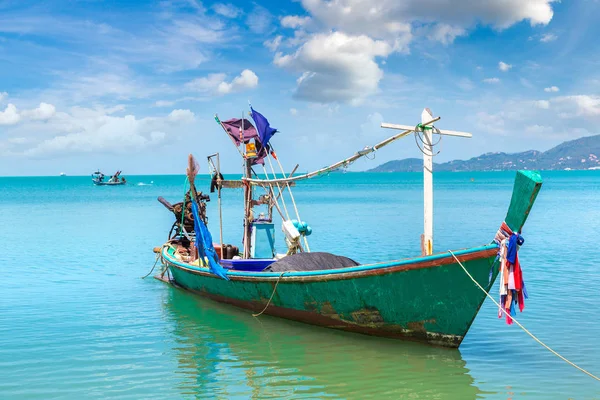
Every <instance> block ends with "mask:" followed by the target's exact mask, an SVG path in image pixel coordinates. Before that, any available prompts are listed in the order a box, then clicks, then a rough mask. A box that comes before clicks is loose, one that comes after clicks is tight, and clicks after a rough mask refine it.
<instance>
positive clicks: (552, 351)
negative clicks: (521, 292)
mask: <svg viewBox="0 0 600 400" xmlns="http://www.w3.org/2000/svg"><path fill="white" fill-rule="evenodd" d="M448 253H450V254H452V257H454V259H455V260H456V262H457V263H458V265H460V266H461V268H462V269H463V271H465V273H466V274H467V275H468V276H469V278H471V280H472V281H473V282H475V284H476V285H477V287H478V288H479V289H481V291H483V293H485V295H486V296H487V297H489V298H490V299H491V300H492V301H493V302H494V304H495V305H497V306H498V308H499V309H500V310H501V311H502V312H503V313H504V314H506V315H507V316H509V317H510V318H512V320H513V321H514V322H515V323H516V324H517V325H518V326H519V328H521V329H523V330H524V331H525V333H527V334H528V335H529V336H531V337H532V338H533V339H534V340H535V341H536V342H538V343H539V344H541V345H542V346H543V347H545V348H546V349H547V350H548V351H550V352H551V353H552V354H554V355H555V356H557V357H558V358H560V359H561V360H563V361H564V362H566V363H567V364H570V365H571V366H573V367H575V368H577V369H578V370H580V371H581V372H583V373H584V374H586V375H589V376H591V377H592V378H594V379H595V380H597V381H600V378H598V377H597V376H596V375H594V374H592V373H591V372H588V371H586V370H585V369H583V368H581V367H580V366H578V365H577V364H575V363H574V362H571V361H569V360H567V359H566V358H565V357H563V356H561V355H560V354H558V353H557V352H556V351H554V350H552V349H551V348H550V346H548V345H547V344H545V343H544V342H542V341H541V340H540V339H538V338H537V337H536V336H535V335H534V334H533V333H531V332H529V330H527V328H525V327H524V326H523V325H522V324H521V323H520V322H519V321H517V320H516V319H515V318H514V317H513V316H512V315H510V314H508V313H507V312H506V310H505V309H504V308H503V307H502V306H501V305H500V304H498V302H497V301H496V299H494V298H493V297H492V296H491V295H490V294H489V293H488V292H487V291H486V290H485V289H484V288H483V287H482V286H481V285H480V284H479V282H477V281H476V280H475V278H473V276H472V275H471V274H470V273H469V271H467V269H466V268H465V266H464V265H463V264H462V263H461V262H460V260H459V259H458V258H456V255H454V253H453V252H452V251H450V250H448Z"/></svg>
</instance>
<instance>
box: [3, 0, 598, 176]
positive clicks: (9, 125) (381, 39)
mask: <svg viewBox="0 0 600 400" xmlns="http://www.w3.org/2000/svg"><path fill="white" fill-rule="evenodd" d="M597 15H600V2H599V1H597V0H579V1H569V0H563V1H562V2H558V1H553V0H486V1H478V2H474V1H472V0H454V1H450V0H402V1H399V0H379V1H377V0H295V1H286V0H280V1H266V0H257V1H255V2H252V1H227V2H210V1H199V0H171V1H167V0H165V1H142V0H140V1H133V0H128V1H125V0H123V1H101V0H81V1H66V0H65V1H60V0H55V1H44V2H38V1H28V0H0V175H2V176H21V175H58V174H59V173H60V172H65V173H66V174H68V175H87V174H91V173H92V172H94V171H95V170H96V169H98V168H100V169H101V170H102V171H104V172H105V173H111V172H114V171H113V170H115V171H116V170H122V171H123V175H128V174H129V175H133V174H182V173H184V171H185V167H186V162H187V160H186V157H187V154H189V153H193V154H194V155H195V156H196V157H197V159H198V160H199V161H200V166H201V172H208V169H207V166H206V161H205V160H206V156H207V155H209V154H212V153H215V152H219V153H220V154H221V164H222V169H223V172H225V173H236V172H240V171H241V161H240V158H239V156H238V153H237V151H236V150H235V149H234V148H233V145H232V144H231V142H230V141H229V139H228V138H227V136H226V135H225V134H224V132H223V131H222V130H221V128H220V126H219V125H218V124H217V123H216V122H215V120H214V115H215V114H218V116H219V117H220V118H221V119H222V120H225V119H229V118H233V117H237V118H239V117H241V116H242V115H246V116H247V115H248V111H249V107H248V104H249V102H251V103H252V106H253V107H254V108H255V109H256V110H257V111H259V112H261V113H262V114H264V115H265V116H266V117H267V118H268V119H269V121H270V123H271V125H272V126H273V127H275V128H277V129H278V130H279V132H278V133H277V134H276V135H275V136H274V137H273V139H272V140H271V144H272V145H273V147H274V149H275V150H276V152H277V154H278V156H279V159H280V160H281V161H282V163H283V165H284V167H285V169H286V170H291V169H292V168H293V167H294V166H295V165H296V164H299V166H300V167H299V169H298V171H303V172H304V171H310V170H313V169H316V168H320V167H323V166H325V165H329V164H332V163H334V162H336V161H339V160H341V159H343V158H345V157H347V156H350V155H352V154H354V153H355V152H356V151H358V150H360V149H362V148H364V147H365V146H368V145H373V144H375V143H377V142H379V141H380V140H383V139H385V138H386V137H388V136H390V135H392V134H393V133H394V132H393V131H389V130H385V129H382V128H380V124H381V122H390V123H398V124H405V125H414V124H417V123H419V122H420V115H421V111H422V109H423V108H424V107H428V108H430V109H431V110H432V112H433V115H434V116H440V117H441V120H440V121H439V122H437V123H436V126H437V127H438V128H441V129H451V130H460V131H467V132H471V133H472V134H473V138H471V139H466V138H458V137H444V138H443V139H442V141H441V143H440V144H439V150H441V152H440V154H439V155H437V156H436V159H435V160H434V161H436V162H444V161H448V160H452V159H466V158H470V157H474V156H478V155H480V154H482V153H487V152H497V151H502V152H508V153H514V152H519V151H525V150H531V149H536V150H542V151H544V150H548V149H550V148H552V147H553V146H555V145H557V144H560V143H561V142H563V141H566V140H572V139H576V138H579V137H582V136H587V135H594V134H597V133H600V132H599V130H598V129H597V128H596V126H597V123H598V122H600V68H599V67H600V51H599V50H600V43H599V42H598V40H597V38H598V37H599V36H600V25H599V24H597V21H596V20H595V16H597ZM420 156H421V153H420V151H419V149H418V147H417V146H416V144H415V141H414V140H413V139H411V138H410V137H409V138H407V139H403V140H400V141H398V142H396V143H394V144H392V145H390V146H388V147H386V148H384V149H381V150H379V151H377V152H376V153H375V159H374V160H365V159H362V160H359V161H357V162H355V163H354V164H353V165H352V166H351V167H350V168H349V169H350V170H353V171H360V170H365V169H369V168H374V167H376V166H377V165H379V164H381V163H383V162H386V161H389V160H393V159H401V158H407V157H420Z"/></svg>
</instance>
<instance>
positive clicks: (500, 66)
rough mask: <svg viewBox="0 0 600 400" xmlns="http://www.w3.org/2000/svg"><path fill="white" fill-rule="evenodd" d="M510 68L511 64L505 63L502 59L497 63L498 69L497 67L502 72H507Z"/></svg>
mask: <svg viewBox="0 0 600 400" xmlns="http://www.w3.org/2000/svg"><path fill="white" fill-rule="evenodd" d="M511 68H512V65H511V64H507V63H505V62H503V61H500V62H499V63H498V69H499V70H500V71H502V72H507V71H508V70H509V69H511Z"/></svg>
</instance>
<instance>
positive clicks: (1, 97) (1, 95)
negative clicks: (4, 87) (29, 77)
mask: <svg viewBox="0 0 600 400" xmlns="http://www.w3.org/2000/svg"><path fill="white" fill-rule="evenodd" d="M7 97H8V93H6V92H0V104H2V102H3V101H4V100H6V98H7Z"/></svg>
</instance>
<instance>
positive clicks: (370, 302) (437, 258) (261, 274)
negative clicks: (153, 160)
mask: <svg viewBox="0 0 600 400" xmlns="http://www.w3.org/2000/svg"><path fill="white" fill-rule="evenodd" d="M251 111H252V112H251V115H252V118H253V119H254V121H255V125H256V127H257V128H258V129H257V128H255V127H254V125H252V124H251V123H250V121H248V120H246V119H235V118H234V119H230V120H227V121H221V120H219V119H218V117H216V116H215V119H216V120H217V122H218V123H219V124H220V125H221V127H222V128H223V129H224V130H225V132H226V134H227V135H228V136H229V138H230V139H231V140H232V142H233V143H234V144H235V145H236V147H237V150H238V152H239V154H240V156H241V158H242V159H243V160H244V164H245V168H244V176H243V177H242V178H241V179H240V180H239V181H233V180H224V179H223V176H222V175H221V173H220V162H219V155H218V153H217V154H213V155H211V156H208V162H209V168H210V169H211V170H212V176H213V178H212V181H211V188H210V191H211V192H214V190H215V189H216V190H217V195H218V207H219V219H220V220H219V224H220V226H219V241H218V243H215V242H213V239H212V236H211V233H210V231H209V230H208V228H207V223H208V221H207V218H206V207H207V202H208V201H210V197H209V196H208V195H206V194H203V193H202V192H201V191H198V190H197V189H196V186H195V178H196V175H197V173H198V169H199V168H198V166H197V164H196V162H195V160H194V158H193V156H192V155H191V154H190V156H189V160H188V169H187V176H188V181H189V190H188V191H187V192H186V195H185V197H184V199H183V201H182V202H180V203H177V204H174V205H171V204H170V203H169V202H168V201H166V200H165V199H164V198H162V197H159V198H158V200H159V201H160V202H161V203H162V204H163V205H164V206H165V207H167V208H168V209H169V210H170V211H171V212H173V213H174V214H175V222H174V223H173V225H172V227H171V231H170V234H169V240H168V241H167V242H166V243H164V244H163V245H162V246H161V247H156V248H155V249H154V251H155V252H156V253H157V255H158V257H159V258H160V261H161V262H162V265H163V266H164V269H163V271H162V273H160V274H158V275H157V276H155V277H156V278H157V279H159V280H162V281H164V282H167V283H170V284H172V285H173V286H176V287H179V288H183V289H185V290H188V291H190V292H193V293H196V294H198V295H200V296H203V297H207V298H209V299H212V300H215V301H217V302H221V303H226V304H230V305H233V306H237V307H240V308H244V309H248V310H251V311H252V312H254V313H256V314H253V315H254V316H259V315H261V314H263V313H264V314H269V315H272V316H276V317H281V318H286V319H290V320H295V321H299V322H304V323H307V324H312V325H317V326H321V327H327V328H332V329H339V330H345V331H350V332H357V333H362V334H367V335H372V336H380V337H388V338H395V339H407V340H414V341H419V342H425V343H429V344H434V345H439V346H444V347H458V346H459V345H460V344H461V342H462V340H463V339H464V337H465V335H466V334H467V332H468V331H469V328H470V326H471V324H472V323H473V321H474V319H475V317H476V316H477V313H478V311H479V309H480V307H481V306H482V304H483V302H484V300H485V299H486V296H487V295H488V294H487V292H489V291H490V289H491V288H492V286H493V284H494V281H495V279H496V277H497V276H499V275H500V276H501V282H507V281H504V274H508V272H507V268H508V267H507V265H508V264H507V261H506V259H507V256H506V251H507V250H506V246H507V243H508V241H509V239H510V241H511V242H512V241H513V240H514V242H515V243H518V244H519V245H520V244H522V237H521V236H520V232H521V229H522V228H523V225H524V224H525V221H526V220H527V217H528V216H529V213H530V211H531V209H532V207H533V204H534V202H535V199H536V197H537V194H538V192H539V190H540V188H541V185H542V179H541V177H540V175H539V173H538V172H536V171H518V172H517V173H516V177H515V182H514V188H513V192H512V197H511V200H510V205H509V207H508V211H507V214H506V217H505V219H504V221H497V222H496V224H494V225H495V226H494V225H492V226H491V227H490V232H496V235H495V237H490V238H489V240H488V241H487V242H485V238H484V239H483V241H484V244H483V245H480V246H476V247H472V248H468V249H460V250H455V251H446V252H441V253H434V251H433V174H432V169H433V163H432V157H433V155H435V154H437V153H434V151H433V146H434V145H435V143H434V142H433V140H432V136H433V135H434V134H438V135H448V136H458V137H470V134H467V133H464V132H456V131H445V130H439V129H437V128H435V127H434V126H433V123H434V122H435V121H438V120H439V119H440V118H439V117H438V118H433V117H432V115H431V111H430V110H429V109H425V110H424V111H423V114H422V116H421V123H420V124H417V125H416V126H414V125H413V126H405V125H395V124H382V127H384V128H391V129H397V130H400V131H401V132H400V133H398V134H396V135H394V136H392V137H390V138H388V139H385V140H384V141H382V142H380V143H378V144H376V145H375V146H373V147H369V148H365V149H362V150H360V151H358V152H357V153H355V154H354V155H352V156H351V157H348V158H346V159H344V160H342V161H340V162H338V163H335V164H332V165H331V166H329V167H324V168H321V169H320V170H317V171H313V172H310V173H307V174H304V175H298V176H292V175H293V174H294V171H295V170H296V168H297V166H296V168H295V169H294V171H292V173H291V174H289V175H286V174H285V173H283V167H282V166H281V164H280V162H279V160H278V158H277V156H276V154H275V152H274V150H273V146H272V145H271V143H269V139H270V138H271V136H272V135H273V134H274V133H275V132H277V131H276V130H275V129H273V128H271V127H270V126H269V123H268V121H267V120H266V118H264V117H263V116H262V115H261V114H259V113H257V112H255V111H254V110H253V109H252V108H251ZM413 133H414V134H415V138H416V140H417V145H418V146H419V149H420V150H421V152H422V153H423V160H424V233H423V235H422V236H421V250H422V251H421V255H420V256H416V257H412V258H401V257H398V258H396V259H394V260H391V261H386V262H374V263H366V264H359V263H357V262H356V261H354V260H353V259H352V255H351V254H350V255H349V257H343V256H339V255H335V254H330V253H326V252H311V251H310V247H309V243H308V240H307V236H309V235H310V234H311V233H312V229H311V228H310V226H308V225H307V224H306V223H305V222H304V221H302V220H301V218H300V215H299V213H298V208H297V205H296V202H295V201H294V197H293V195H292V191H291V186H294V184H295V183H296V182H297V181H301V180H304V179H309V178H313V177H316V176H320V175H324V174H327V173H329V172H332V171H335V170H337V169H339V168H340V167H346V166H348V165H349V164H351V163H352V162H354V161H355V160H357V159H359V158H361V157H363V156H367V155H368V154H370V153H372V152H374V151H376V150H378V149H379V148H381V147H383V146H386V145H388V144H389V143H392V142H394V141H395V140H397V139H400V138H402V137H405V136H407V135H409V134H413ZM419 143H421V144H419ZM269 157H271V158H272V160H271V159H270V158H269ZM215 158H216V163H215V162H214V159H215ZM265 161H267V164H265ZM273 163H277V164H279V167H280V169H281V171H282V173H283V176H284V177H283V178H278V177H277V175H276V174H275V171H274V169H273V166H272V164H273ZM265 165H268V166H270V167H271V171H272V174H270V172H268V171H267V169H266V166H265ZM259 167H263V168H264V169H263V171H264V175H263V176H264V177H265V178H261V177H260V176H259V175H258V173H257V172H256V171H255V170H254V169H255V168H256V169H258V168H259ZM271 176H272V177H271ZM222 188H242V189H243V190H244V219H243V221H244V235H243V240H242V243H241V247H240V248H238V247H237V246H235V245H230V244H225V243H224V240H223V227H222V212H221V189H222ZM259 190H264V191H265V193H264V194H261V195H256V193H255V192H256V191H259ZM286 191H287V194H288V197H287V198H288V199H290V200H291V202H292V204H291V205H288V206H286V205H285V201H284V196H283V194H284V193H285V192H286ZM292 206H293V207H292ZM261 207H266V210H265V211H264V212H260V211H259V210H256V209H257V208H261ZM274 217H281V221H282V222H281V229H282V232H283V237H284V242H285V245H286V247H287V251H286V252H285V254H278V253H277V252H276V251H275V247H274V237H275V229H274V227H275V224H274V222H275V219H274ZM498 227H499V228H498ZM373 240H375V239H373ZM519 240H520V241H521V242H520V243H519V242H518V241H519ZM515 246H516V244H514V245H513V247H512V248H511V247H509V250H508V252H509V253H510V252H511V251H513V252H514V253H513V254H516V248H517V247H515ZM503 252H504V253H503ZM499 261H500V262H499ZM516 263H517V264H516V265H517V266H518V259H517V261H516ZM511 268H512V266H511ZM516 268H517V267H515V271H516ZM518 268H520V267H518ZM500 271H502V273H500ZM519 271H520V269H519ZM515 273H516V272H515ZM510 274H511V276H512V274H513V272H512V269H511V272H510ZM475 282H476V283H475ZM515 282H516V284H517V286H521V285H523V286H522V288H521V289H520V291H519V290H518V289H514V288H510V287H509V294H510V295H511V296H512V297H509V298H508V300H506V301H505V303H503V304H506V306H507V307H508V310H509V312H512V311H511V307H512V308H513V309H514V304H516V303H517V301H518V302H519V303H518V304H519V306H521V301H522V299H523V292H525V290H524V284H523V282H522V281H519V282H517V278H514V280H513V285H515ZM505 284H506V283H505ZM478 286H479V287H478ZM501 287H504V286H503V285H501ZM484 290H485V292H484ZM524 296H525V297H526V294H525V295H524ZM505 297H506V296H505ZM517 298H518V299H517ZM503 307H504V305H503ZM509 319H510V316H508V315H507V322H508V323H510V322H509Z"/></svg>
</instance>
